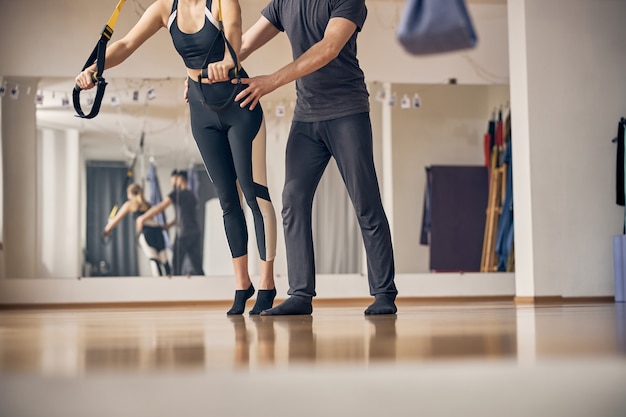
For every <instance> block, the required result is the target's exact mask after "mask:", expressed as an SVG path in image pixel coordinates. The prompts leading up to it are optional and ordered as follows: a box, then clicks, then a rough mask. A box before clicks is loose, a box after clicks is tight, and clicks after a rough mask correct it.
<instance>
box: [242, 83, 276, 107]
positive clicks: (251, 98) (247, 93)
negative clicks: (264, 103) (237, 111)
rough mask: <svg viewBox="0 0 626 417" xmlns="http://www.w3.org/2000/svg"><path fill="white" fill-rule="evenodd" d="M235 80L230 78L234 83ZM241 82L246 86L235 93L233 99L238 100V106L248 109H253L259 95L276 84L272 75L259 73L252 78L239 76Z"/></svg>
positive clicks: (272, 88) (273, 88)
mask: <svg viewBox="0 0 626 417" xmlns="http://www.w3.org/2000/svg"><path fill="white" fill-rule="evenodd" d="M236 82H237V80H232V83H233V84H235V83H236ZM241 83H242V84H246V85H247V86H248V88H245V89H244V90H243V91H242V92H240V93H239V94H237V96H236V97H235V101H238V102H240V103H239V107H241V108H244V107H248V106H249V108H250V110H254V108H255V107H256V105H257V104H258V103H259V100H260V99H261V97H263V96H264V95H266V94H269V93H271V92H272V91H274V90H276V88H277V87H278V85H277V84H276V83H275V82H274V77H272V76H270V75H260V76H258V77H252V78H241Z"/></svg>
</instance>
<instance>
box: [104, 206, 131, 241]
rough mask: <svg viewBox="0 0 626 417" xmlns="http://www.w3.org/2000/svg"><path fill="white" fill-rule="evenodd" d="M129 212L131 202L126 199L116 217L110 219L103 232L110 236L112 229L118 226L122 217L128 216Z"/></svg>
mask: <svg viewBox="0 0 626 417" xmlns="http://www.w3.org/2000/svg"><path fill="white" fill-rule="evenodd" d="M128 213H130V203H129V202H128V201H126V202H125V203H124V204H122V207H120V209H119V210H118V211H117V213H116V214H115V217H113V218H112V219H109V222H108V223H107V225H106V226H105V227H104V232H103V234H104V235H105V236H109V235H110V234H111V230H113V229H114V228H115V226H117V225H118V224H119V223H120V222H121V221H122V219H123V218H124V217H126V215H127V214H128Z"/></svg>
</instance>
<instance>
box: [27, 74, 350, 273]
mask: <svg viewBox="0 0 626 417" xmlns="http://www.w3.org/2000/svg"><path fill="white" fill-rule="evenodd" d="M107 82H108V83H109V85H108V86H107V89H106V94H105V96H104V99H103V102H102V107H101V109H100V112H99V113H98V115H97V116H96V117H95V118H93V119H81V118H78V117H75V111H74V108H73V106H72V102H71V91H72V88H73V80H69V79H57V78H45V79H41V80H40V82H39V88H38V91H37V94H36V102H37V110H36V115H37V131H38V138H37V155H38V158H37V161H38V162H37V164H38V181H37V183H38V190H37V193H38V196H39V198H38V199H37V201H38V206H39V207H38V213H39V215H40V218H41V221H40V227H38V230H37V234H38V239H37V240H38V242H39V246H40V248H39V252H40V253H41V257H42V260H41V262H40V265H39V267H38V273H37V276H39V277H57V278H58V277H75V276H82V277H100V276H109V277H110V276H142V277H150V276H158V275H159V273H161V274H164V275H166V274H165V268H164V265H161V267H162V268H163V269H162V270H161V271H159V270H155V262H152V261H150V257H149V256H148V255H146V254H145V253H144V250H143V249H142V244H141V243H142V242H141V241H140V240H139V237H138V235H137V233H136V232H135V226H134V225H135V222H134V216H133V215H132V213H131V214H129V215H126V216H125V217H124V218H123V219H122V220H121V221H120V222H119V223H118V224H117V225H116V226H115V228H113V229H112V230H111V231H110V233H109V234H108V235H107V236H105V235H104V234H103V231H104V228H105V226H106V225H107V223H108V221H109V218H112V217H113V216H114V215H115V214H116V213H117V212H118V210H119V209H120V207H121V206H122V204H123V203H124V202H125V201H126V200H127V199H128V196H127V188H128V187H129V186H130V185H131V184H136V185H138V186H139V187H141V191H142V194H143V195H144V197H145V199H146V200H147V201H148V202H150V203H151V204H156V203H158V202H160V201H162V199H164V198H165V197H167V196H168V194H169V193H170V192H173V190H174V188H173V184H172V178H171V173H172V171H174V170H178V171H184V172H185V174H186V175H187V178H188V185H189V189H191V190H193V192H194V194H195V197H196V200H197V216H196V217H197V219H198V223H199V225H200V229H201V235H202V249H201V251H200V252H201V254H202V261H201V262H202V267H203V268H202V269H203V272H204V275H209V276H210V275H230V274H232V263H231V256H230V251H229V249H228V244H227V241H226V237H225V233H224V227H223V223H222V213H221V208H220V205H219V201H218V199H217V198H216V192H215V190H214V188H213V185H212V183H211V181H210V179H209V177H208V175H207V174H206V171H205V169H204V165H203V162H202V159H201V158H200V155H199V152H198V150H197V148H196V144H195V142H194V140H193V137H192V135H191V131H190V127H189V122H188V118H189V115H188V107H187V104H186V103H185V102H184V101H183V89H184V84H183V80H182V79H162V80H155V79H151V80H141V79H110V80H107ZM94 96H95V91H94V90H88V91H84V92H81V106H82V108H83V111H86V112H88V111H89V110H90V109H91V105H92V101H93V97H94ZM293 104H294V98H293V92H292V90H291V88H288V87H287V88H283V89H281V90H279V91H277V92H274V93H273V94H272V95H270V96H268V97H267V99H266V100H265V101H264V103H263V106H264V110H265V120H266V131H267V161H268V163H267V169H268V173H267V174H268V182H269V189H270V196H271V198H272V201H273V203H274V208H275V211H276V216H277V219H278V228H279V230H278V250H277V251H278V254H277V258H276V265H275V270H276V273H277V274H281V273H285V274H286V261H285V255H284V243H283V241H282V224H281V222H280V211H281V205H280V200H281V199H280V191H281V189H282V183H283V178H284V146H285V143H286V137H287V133H288V130H289V126H290V122H291V115H292V112H293ZM61 167H65V168H64V169H61ZM69 167H72V168H69ZM77 178H78V180H77ZM76 180H77V181H76ZM68 183H73V184H76V186H75V187H74V188H72V187H68V186H67V184H68ZM318 195H320V196H324V198H316V202H315V206H316V210H315V213H316V214H315V219H314V225H315V226H314V228H315V231H314V233H315V239H316V240H321V241H324V240H325V239H328V240H333V241H334V242H335V244H334V245H327V244H325V245H318V249H317V252H316V262H317V264H318V271H319V272H320V273H358V272H360V270H361V250H362V249H361V246H362V244H361V243H360V240H359V239H360V232H359V231H358V226H357V224H356V219H355V218H354V215H353V213H352V211H351V209H350V210H347V209H348V208H349V207H350V202H349V199H348V197H347V193H346V192H345V189H344V187H343V184H342V182H341V178H340V176H339V173H338V170H337V168H336V166H335V165H333V164H332V163H331V164H330V165H329V168H328V169H327V173H326V174H325V176H324V178H323V180H322V182H321V184H320V188H319V191H318ZM60 196H62V198H59V197H60ZM338 204H341V205H342V207H343V208H344V210H343V214H342V215H341V216H339V215H337V209H338V207H339V206H338ZM243 205H244V207H245V208H246V209H247V206H246V205H245V203H243ZM68 210H70V211H72V212H75V214H76V218H77V219H79V221H78V222H76V223H71V222H65V223H63V222H61V223H62V224H61V223H60V222H59V220H58V218H57V216H55V213H59V212H67V211H68ZM163 214H164V219H160V221H161V223H163V224H166V223H169V222H171V221H172V220H174V219H175V218H176V215H177V214H176V212H175V209H174V206H173V205H172V206H170V207H168V208H167V209H166V210H165V212H164V213H163ZM246 214H247V220H248V227H249V233H248V235H249V244H248V247H249V251H248V253H249V256H250V259H251V262H250V268H251V271H250V272H251V273H252V274H254V273H256V270H255V268H256V266H257V265H258V262H256V261H257V260H258V253H257V248H256V242H255V240H254V231H253V229H252V227H253V222H252V217H251V213H250V212H249V209H247V211H246ZM155 220H159V219H155ZM68 230H69V233H68ZM338 230H345V231H346V233H345V237H342V236H343V233H337V231H338ZM68 234H70V235H72V236H74V237H75V239H70V240H67V241H65V242H63V243H62V244H60V243H61V242H62V237H63V236H67V235H68ZM329 234H332V237H327V235H329ZM176 235H177V229H176V227H173V228H170V229H169V230H168V231H167V232H165V233H163V237H164V241H165V245H166V247H167V251H166V253H167V259H168V261H169V266H171V267H173V266H174V265H173V258H174V253H173V251H174V243H175V241H176V237H177V236H176ZM74 246H75V247H74ZM61 248H62V249H61ZM61 250H62V252H63V254H62V253H60V252H61ZM68 252H70V253H73V254H75V257H76V262H67V259H68V257H67V254H68ZM348 252H349V255H346V254H347V253H348ZM191 264H192V263H191V261H190V258H189V256H187V257H184V260H183V262H182V264H181V265H180V268H176V269H177V273H179V274H180V275H199V274H198V273H197V272H195V271H194V269H193V268H192V265H191ZM172 269H174V268H172ZM178 271H179V272H178ZM172 272H175V271H172Z"/></svg>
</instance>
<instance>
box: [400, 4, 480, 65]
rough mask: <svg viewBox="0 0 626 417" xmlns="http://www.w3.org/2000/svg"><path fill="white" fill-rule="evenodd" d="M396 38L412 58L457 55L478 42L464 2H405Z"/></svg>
mask: <svg viewBox="0 0 626 417" xmlns="http://www.w3.org/2000/svg"><path fill="white" fill-rule="evenodd" d="M396 36H397V38H398V41H399V42H400V44H401V45H402V46H403V47H404V49H405V50H406V51H407V52H408V53H410V54H413V55H428V54H437V53H443V52H453V51H459V50H463V49H469V48H473V47H475V46H476V44H477V42H478V37H477V36H476V32H475V30H474V25H473V24H472V19H471V17H470V15H469V13H468V10H467V5H466V4H465V0H407V2H406V5H405V8H404V13H403V15H402V17H401V18H400V24H399V26H398V29H397V32H396Z"/></svg>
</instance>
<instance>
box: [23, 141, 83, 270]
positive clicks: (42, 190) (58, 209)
mask: <svg viewBox="0 0 626 417" xmlns="http://www.w3.org/2000/svg"><path fill="white" fill-rule="evenodd" d="M37 160H38V162H37V165H36V166H37V167H38V169H37V170H36V172H37V219H36V224H37V229H38V234H37V239H36V242H37V246H36V248H37V249H36V251H35V252H34V256H35V259H36V261H37V269H36V272H35V276H37V277H42V278H49V277H79V276H80V275H81V274H82V270H81V265H82V259H83V252H82V250H81V244H80V242H81V234H80V225H81V222H80V221H79V219H81V214H82V213H83V212H82V211H80V195H81V193H80V179H81V173H80V171H81V169H80V167H81V164H80V141H79V134H78V132H77V131H76V130H68V131H58V130H53V129H42V130H41V131H40V132H39V135H38V143H37Z"/></svg>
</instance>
